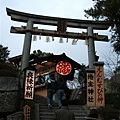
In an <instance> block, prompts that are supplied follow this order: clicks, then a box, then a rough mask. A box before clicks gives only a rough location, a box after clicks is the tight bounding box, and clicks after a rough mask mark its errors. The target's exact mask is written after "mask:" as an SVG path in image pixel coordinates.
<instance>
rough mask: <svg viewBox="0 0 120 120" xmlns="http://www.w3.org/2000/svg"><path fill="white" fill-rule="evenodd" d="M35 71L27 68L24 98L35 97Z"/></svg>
mask: <svg viewBox="0 0 120 120" xmlns="http://www.w3.org/2000/svg"><path fill="white" fill-rule="evenodd" d="M34 79H35V71H33V70H26V75H25V92H24V99H33V95H34Z"/></svg>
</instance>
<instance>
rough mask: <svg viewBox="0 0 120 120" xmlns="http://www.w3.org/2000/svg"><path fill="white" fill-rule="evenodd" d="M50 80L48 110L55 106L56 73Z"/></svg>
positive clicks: (48, 83) (52, 74) (48, 84)
mask: <svg viewBox="0 0 120 120" xmlns="http://www.w3.org/2000/svg"><path fill="white" fill-rule="evenodd" d="M49 78H50V79H48V80H47V84H46V86H47V105H48V108H52V104H53V95H54V93H55V91H56V80H55V76H54V73H51V74H50V77H49Z"/></svg>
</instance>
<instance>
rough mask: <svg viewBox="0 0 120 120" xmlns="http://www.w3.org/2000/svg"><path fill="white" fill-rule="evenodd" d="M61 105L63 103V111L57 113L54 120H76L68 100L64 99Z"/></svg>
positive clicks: (59, 110)
mask: <svg viewBox="0 0 120 120" xmlns="http://www.w3.org/2000/svg"><path fill="white" fill-rule="evenodd" d="M61 103H62V106H61V109H58V110H57V111H55V113H54V115H53V120H75V115H74V113H73V112H72V111H70V110H69V107H68V100H67V99H63V100H62V101H61Z"/></svg>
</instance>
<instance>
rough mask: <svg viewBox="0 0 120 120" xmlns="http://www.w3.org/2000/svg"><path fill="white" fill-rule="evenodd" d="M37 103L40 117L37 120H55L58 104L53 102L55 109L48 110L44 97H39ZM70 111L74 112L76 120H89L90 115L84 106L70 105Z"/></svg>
mask: <svg viewBox="0 0 120 120" xmlns="http://www.w3.org/2000/svg"><path fill="white" fill-rule="evenodd" d="M36 103H37V104H38V115H39V118H38V119H37V120H53V115H54V113H55V111H56V110H58V104H57V103H56V102H53V107H52V108H51V109H48V106H47V100H46V98H44V97H42V96H39V98H38V99H37V100H36ZM69 109H70V110H71V111H73V112H74V114H75V120H87V119H86V117H87V116H88V114H87V112H86V111H85V109H84V107H83V106H82V105H69Z"/></svg>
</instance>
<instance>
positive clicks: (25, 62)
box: [6, 8, 111, 70]
mask: <svg viewBox="0 0 120 120" xmlns="http://www.w3.org/2000/svg"><path fill="white" fill-rule="evenodd" d="M6 11H7V15H8V16H11V20H14V21H18V22H25V23H27V26H23V27H13V26H12V27H11V31H10V32H11V33H19V34H25V39H24V46H23V53H22V66H21V68H22V70H23V69H24V68H26V67H28V66H29V57H30V48H31V40H32V35H40V34H41V35H43V36H46V35H49V36H54V37H61V36H62V37H63V38H75V39H82V40H85V39H88V59H89V68H94V65H93V63H94V62H95V46H94V40H97V41H106V42H107V41H108V36H105V35H98V34H96V33H93V29H95V30H107V29H108V28H109V26H110V24H111V23H109V22H107V21H106V22H105V21H90V20H79V19H68V18H60V17H50V16H42V15H35V14H29V13H24V12H19V11H15V10H12V9H9V8H6ZM33 24H43V25H52V26H57V30H56V31H53V30H45V29H38V28H36V27H33ZM67 27H71V28H83V29H87V33H75V32H66V30H67Z"/></svg>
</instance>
